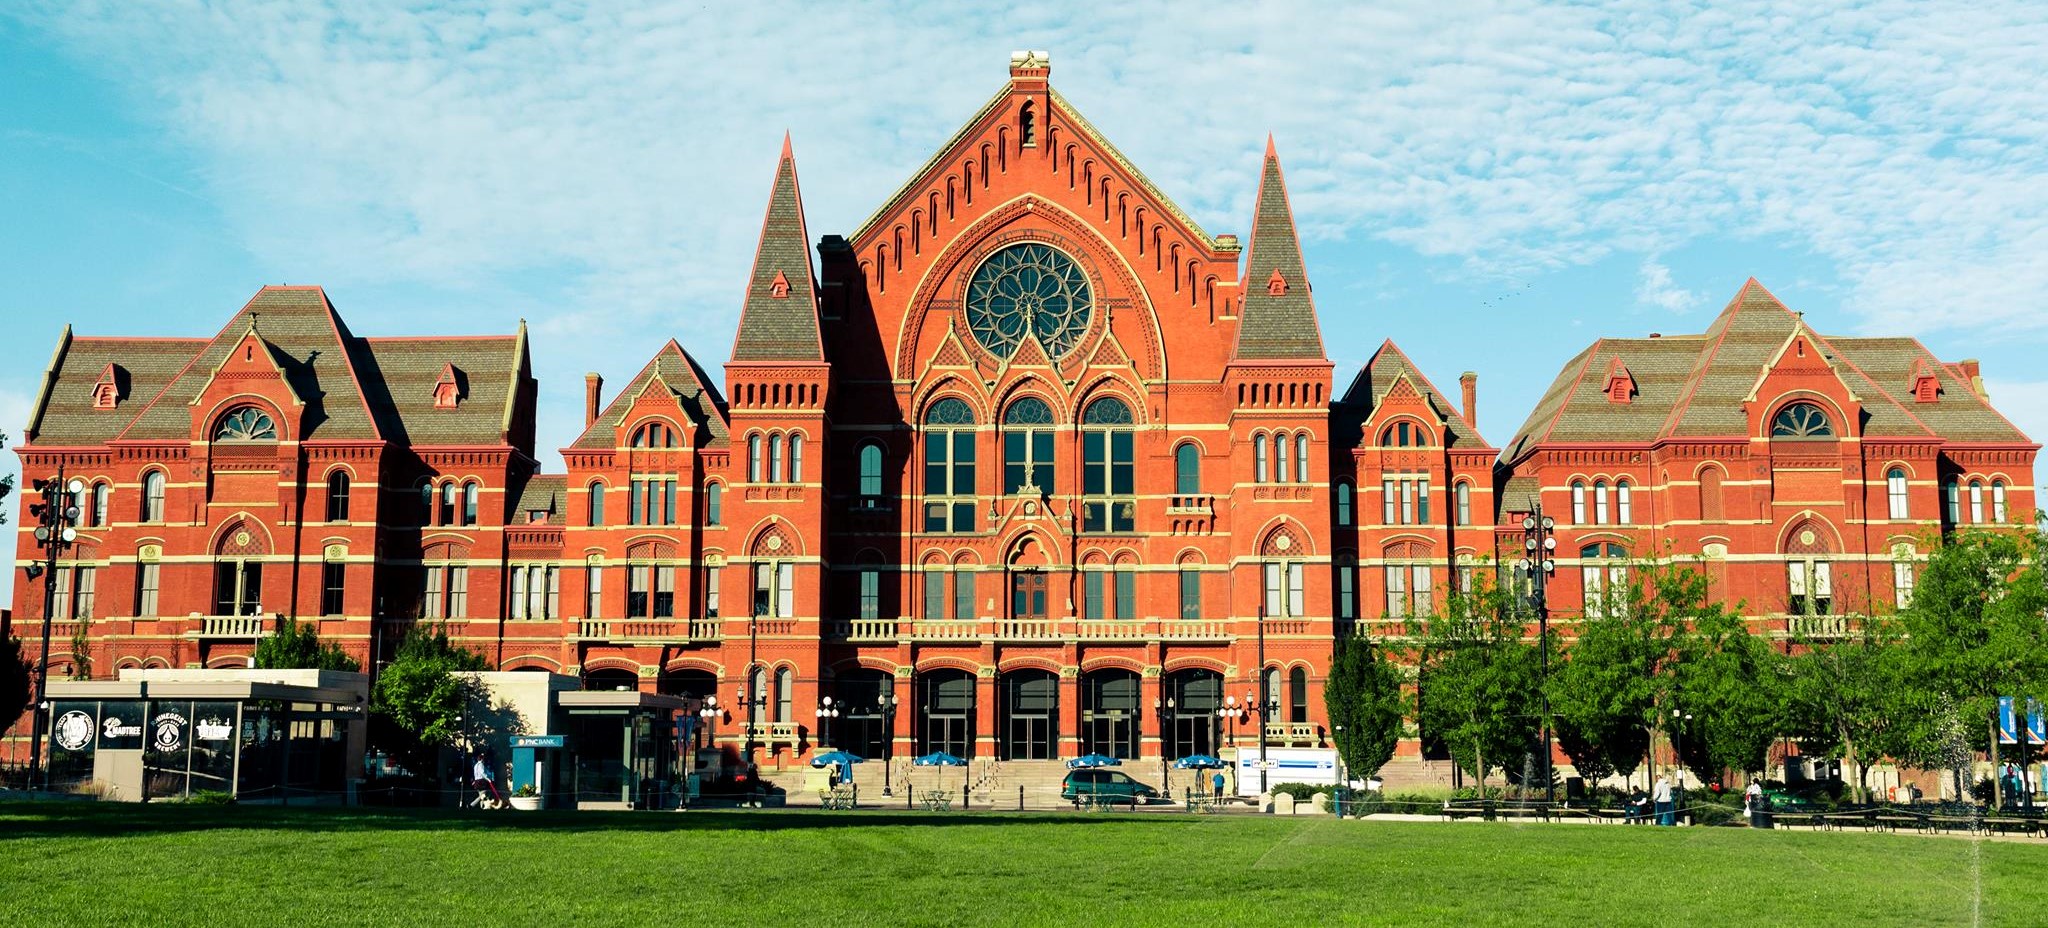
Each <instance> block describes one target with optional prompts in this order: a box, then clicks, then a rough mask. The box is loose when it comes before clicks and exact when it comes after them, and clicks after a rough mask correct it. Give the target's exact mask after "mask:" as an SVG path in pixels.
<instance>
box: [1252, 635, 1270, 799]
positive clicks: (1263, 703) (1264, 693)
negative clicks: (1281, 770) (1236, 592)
mask: <svg viewBox="0 0 2048 928" xmlns="http://www.w3.org/2000/svg"><path fill="white" fill-rule="evenodd" d="M1262 605H1263V604H1262ZM1272 682H1273V681H1272V680H1271V679H1270V678H1269V677H1268V676H1267V674H1266V612H1265V610H1264V609H1263V608H1261V609H1260V610H1259V708H1258V709H1257V710H1255V711H1257V712H1258V713H1259V795H1261V796H1263V795H1265V794H1266V728H1267V727H1268V724H1269V723H1270V722H1272V720H1273V709H1274V706H1273V702H1272V698H1273V694H1272V692H1271V686H1270V684H1271V683H1272Z"/></svg>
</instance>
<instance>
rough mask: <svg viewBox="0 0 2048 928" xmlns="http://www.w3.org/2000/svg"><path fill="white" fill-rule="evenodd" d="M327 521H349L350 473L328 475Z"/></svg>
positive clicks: (340, 472)
mask: <svg viewBox="0 0 2048 928" xmlns="http://www.w3.org/2000/svg"><path fill="white" fill-rule="evenodd" d="M327 521H329V522H347V521H348V472H347V471H341V470H338V471H335V472H334V473H331V474H328V475H327Z"/></svg>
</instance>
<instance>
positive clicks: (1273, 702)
mask: <svg viewBox="0 0 2048 928" xmlns="http://www.w3.org/2000/svg"><path fill="white" fill-rule="evenodd" d="M1259 678H1260V680H1261V681H1262V682H1263V683H1264V684H1265V685H1264V686H1262V687H1261V688H1260V692H1259V701H1260V702H1262V703H1264V708H1265V710H1266V711H1265V712H1264V713H1262V714H1261V716H1260V719H1261V720H1262V721H1264V720H1268V719H1272V718H1275V717H1276V716H1277V714H1278V713H1276V712H1274V711H1273V710H1277V709H1278V708H1280V700H1281V698H1282V696H1283V695H1284V694H1282V693H1281V692H1280V668H1278V667H1268V668H1266V672H1265V673H1262V674H1260V675H1259Z"/></svg>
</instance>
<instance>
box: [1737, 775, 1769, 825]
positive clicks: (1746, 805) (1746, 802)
mask: <svg viewBox="0 0 2048 928" xmlns="http://www.w3.org/2000/svg"><path fill="white" fill-rule="evenodd" d="M1763 804H1764V785H1763V784H1762V783H1760V782H1758V781H1756V780H1751V781H1749V786H1748V788H1746V789H1744V790H1743V791H1742V816H1743V818H1746V819H1748V820H1749V824H1750V827H1752V828H1754V827H1756V810H1758V809H1760V808H1763Z"/></svg>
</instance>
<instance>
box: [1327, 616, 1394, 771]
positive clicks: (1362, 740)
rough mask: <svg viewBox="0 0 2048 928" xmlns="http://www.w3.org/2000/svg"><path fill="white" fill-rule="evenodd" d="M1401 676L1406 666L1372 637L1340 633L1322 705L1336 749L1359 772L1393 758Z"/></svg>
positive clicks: (1384, 763)
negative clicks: (1378, 644) (1397, 662)
mask: <svg viewBox="0 0 2048 928" xmlns="http://www.w3.org/2000/svg"><path fill="white" fill-rule="evenodd" d="M1402 677H1403V674H1402V672H1401V668H1399V667H1397V666H1395V664H1394V662H1393V661H1391V660H1388V659H1387V655H1386V652H1385V651H1384V650H1382V649H1381V648H1379V647H1378V646H1376V645H1375V644H1374V643H1373V642H1372V640H1371V639H1369V638H1366V637H1363V636H1359V637H1347V638H1340V639H1338V641H1337V650H1336V654H1335V655H1334V656H1333V657H1332V658H1331V661H1330V675H1329V677H1328V679H1327V680H1326V681H1325V682H1324V683H1323V705H1324V707H1325V708H1326V709H1327V710H1328V712H1329V718H1330V725H1331V727H1332V729H1333V731H1332V733H1331V734H1332V740H1333V741H1335V742H1336V744H1337V755H1338V756H1339V757H1342V758H1343V759H1344V766H1345V767H1346V768H1347V769H1349V770H1350V771H1351V773H1352V775H1354V776H1358V777H1370V776H1373V775H1375V774H1378V773H1379V770H1380V768H1381V767H1384V766H1386V764H1387V761H1390V760H1392V759H1393V758H1394V746H1395V745H1396V744H1399V743H1400V740H1401V733H1402V727H1403V726H1402V710H1403V709H1404V708H1405V704H1406V699H1405V697H1404V696H1403V694H1402V692H1401V682H1402Z"/></svg>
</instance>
